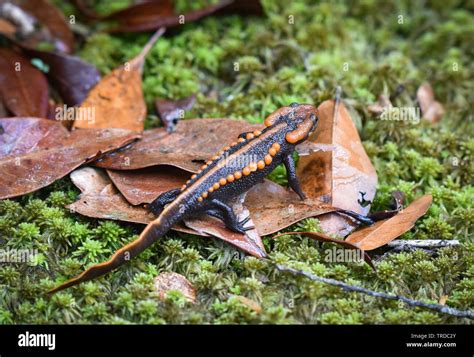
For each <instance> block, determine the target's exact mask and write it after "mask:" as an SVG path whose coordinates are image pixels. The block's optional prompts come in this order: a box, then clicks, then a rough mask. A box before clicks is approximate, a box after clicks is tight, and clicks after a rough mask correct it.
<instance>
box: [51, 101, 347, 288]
mask: <svg viewBox="0 0 474 357" xmlns="http://www.w3.org/2000/svg"><path fill="white" fill-rule="evenodd" d="M317 122H318V118H317V109H316V108H315V107H314V106H312V105H308V104H301V105H300V104H297V103H293V104H291V105H290V106H287V107H283V108H280V109H278V110H277V111H275V112H274V113H272V114H270V115H269V116H268V117H267V118H266V119H265V129H263V130H262V131H259V130H256V131H254V132H249V133H242V134H240V135H239V137H238V138H236V141H235V142H234V143H233V144H231V145H230V146H228V147H226V148H224V149H223V150H222V151H221V152H219V153H218V154H216V156H214V157H213V158H212V159H211V160H210V161H208V162H207V163H206V164H205V165H203V166H202V167H201V170H200V171H199V172H198V173H197V174H195V175H193V176H191V178H190V179H189V180H188V181H187V182H186V184H185V185H183V186H182V187H181V188H176V189H173V190H170V191H168V192H165V193H162V194H161V195H160V196H158V197H157V198H156V199H155V200H154V201H153V202H152V203H151V204H150V205H149V206H148V209H149V210H150V211H151V212H153V213H155V215H156V216H157V218H156V219H155V220H153V221H152V222H150V223H149V224H148V226H147V227H146V228H145V230H144V231H143V232H142V233H141V234H140V237H139V238H138V239H137V240H135V241H133V242H131V243H129V244H127V245H126V246H124V247H123V248H121V249H120V250H118V251H117V252H116V253H115V254H114V255H113V256H112V258H111V259H110V260H108V261H106V262H104V263H100V264H96V265H93V266H91V267H90V268H89V269H87V270H86V271H84V272H83V273H82V274H80V275H78V276H77V277H75V278H73V279H71V280H68V281H66V282H65V283H64V284H62V285H60V286H58V287H56V288H54V289H53V290H51V291H50V292H51V293H54V292H57V291H60V290H62V289H65V288H68V287H70V286H73V285H76V284H79V283H81V282H84V281H87V280H91V279H94V278H96V277H99V276H101V275H104V274H106V273H108V272H110V271H111V270H113V269H116V268H117V267H119V266H120V265H122V264H123V263H125V262H126V261H128V260H130V259H132V258H133V257H135V256H137V255H138V254H139V253H141V252H142V251H144V250H145V249H146V248H148V247H149V246H150V245H151V244H152V243H153V242H155V241H157V240H158V239H159V238H160V237H162V236H163V235H164V234H166V232H168V230H170V229H171V228H172V227H173V226H174V225H175V224H176V223H177V222H179V221H181V220H183V219H185V218H189V217H196V216H199V215H203V214H208V215H211V216H214V217H217V218H219V219H221V220H222V221H223V222H224V223H225V225H226V227H227V228H229V229H230V230H233V231H235V232H239V233H245V231H246V230H249V229H252V228H253V227H247V226H246V223H247V222H248V220H249V217H247V218H246V219H244V220H242V221H239V220H238V218H237V216H236V215H235V213H234V212H233V210H232V207H231V206H229V205H228V203H227V202H229V200H231V199H233V198H235V197H237V196H239V195H240V194H242V193H244V192H246V191H248V190H249V189H250V188H252V187H253V186H254V185H255V184H257V183H260V182H262V181H263V179H264V178H265V177H266V176H267V175H268V174H269V173H271V172H272V171H273V170H274V169H275V168H276V167H277V166H278V165H280V164H284V165H285V167H286V172H287V176H288V184H289V186H290V187H291V188H292V189H293V190H294V191H295V192H296V193H297V194H298V195H299V197H300V198H301V199H302V200H304V199H305V195H304V193H303V191H302V189H301V187H300V184H299V181H298V179H297V177H296V168H295V162H294V160H293V152H294V151H295V148H296V145H298V144H299V143H301V142H303V141H305V140H306V139H307V138H308V137H309V136H310V135H311V134H312V133H313V131H314V130H315V129H316V126H317ZM344 213H345V214H351V212H344Z"/></svg>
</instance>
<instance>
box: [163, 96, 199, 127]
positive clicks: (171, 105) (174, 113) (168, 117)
mask: <svg viewBox="0 0 474 357" xmlns="http://www.w3.org/2000/svg"><path fill="white" fill-rule="evenodd" d="M195 102H196V94H193V95H191V96H189V97H187V98H183V99H180V100H168V99H156V100H155V108H156V111H157V112H158V115H159V116H160V119H161V123H162V124H163V126H164V127H165V128H166V131H167V132H168V133H172V132H173V131H174V130H175V129H176V124H178V120H179V119H180V118H184V112H185V111H186V110H190V109H191V108H192V107H193V105H194V103H195Z"/></svg>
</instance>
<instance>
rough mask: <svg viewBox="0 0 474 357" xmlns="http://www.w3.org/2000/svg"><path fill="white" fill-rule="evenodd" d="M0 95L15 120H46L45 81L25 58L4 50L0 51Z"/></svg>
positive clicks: (46, 85)
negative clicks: (18, 118)
mask: <svg viewBox="0 0 474 357" xmlns="http://www.w3.org/2000/svg"><path fill="white" fill-rule="evenodd" d="M0 95H1V98H2V99H3V103H4V105H5V107H7V108H8V110H9V111H10V112H12V113H13V114H14V115H15V116H18V117H40V118H44V117H46V114H47V111H48V96H49V94H48V82H47V80H46V77H45V76H44V74H43V73H42V72H41V71H39V70H38V69H36V68H35V67H33V66H32V65H31V64H30V62H29V61H28V59H27V58H25V57H23V56H22V55H20V54H18V53H16V52H14V51H13V50H11V49H7V48H0Z"/></svg>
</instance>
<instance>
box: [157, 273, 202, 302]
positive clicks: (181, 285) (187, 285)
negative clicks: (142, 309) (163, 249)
mask: <svg viewBox="0 0 474 357" xmlns="http://www.w3.org/2000/svg"><path fill="white" fill-rule="evenodd" d="M153 285H154V287H155V292H156V294H157V296H158V298H159V299H160V300H165V299H166V295H167V294H168V292H169V291H171V290H177V291H179V292H181V293H182V294H183V296H184V297H185V298H186V299H187V300H188V301H189V302H191V303H193V304H194V303H195V302H196V289H195V288H194V286H193V284H191V282H190V281H189V280H188V279H186V278H185V277H184V276H183V275H181V274H178V273H174V272H165V273H161V274H159V275H158V276H157V277H156V278H155V279H153Z"/></svg>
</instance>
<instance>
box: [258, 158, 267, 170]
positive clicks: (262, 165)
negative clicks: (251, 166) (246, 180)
mask: <svg viewBox="0 0 474 357" xmlns="http://www.w3.org/2000/svg"><path fill="white" fill-rule="evenodd" d="M257 167H258V169H259V170H261V169H263V168H264V167H265V162H264V161H263V160H260V161H259V162H257Z"/></svg>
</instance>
